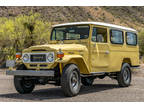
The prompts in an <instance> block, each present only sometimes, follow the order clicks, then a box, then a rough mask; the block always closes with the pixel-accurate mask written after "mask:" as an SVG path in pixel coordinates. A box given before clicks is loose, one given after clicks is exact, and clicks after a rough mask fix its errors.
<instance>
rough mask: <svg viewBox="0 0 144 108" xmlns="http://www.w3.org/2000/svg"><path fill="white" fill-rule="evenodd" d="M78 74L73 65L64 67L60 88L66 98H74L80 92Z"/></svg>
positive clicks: (76, 68)
mask: <svg viewBox="0 0 144 108" xmlns="http://www.w3.org/2000/svg"><path fill="white" fill-rule="evenodd" d="M80 82H81V80H80V72H79V69H78V67H77V66H76V65H75V64H68V65H66V66H65V67H64V69H63V73H62V77H61V87H62V90H63V92H64V94H65V95H66V96H70V97H72V96H76V95H77V94H78V93H79V91H80V87H81V85H80Z"/></svg>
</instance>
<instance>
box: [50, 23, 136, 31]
mask: <svg viewBox="0 0 144 108" xmlns="http://www.w3.org/2000/svg"><path fill="white" fill-rule="evenodd" d="M81 24H93V25H99V26H106V27H110V28H117V29H120V30H127V31H132V32H137V31H136V30H135V29H132V28H128V27H124V26H119V25H115V24H108V23H102V22H72V23H63V24H57V25H54V26H53V27H60V26H67V25H81Z"/></svg>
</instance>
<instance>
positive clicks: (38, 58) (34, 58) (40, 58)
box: [30, 54, 46, 62]
mask: <svg viewBox="0 0 144 108" xmlns="http://www.w3.org/2000/svg"><path fill="white" fill-rule="evenodd" d="M30 60H31V62H46V54H32V55H30Z"/></svg>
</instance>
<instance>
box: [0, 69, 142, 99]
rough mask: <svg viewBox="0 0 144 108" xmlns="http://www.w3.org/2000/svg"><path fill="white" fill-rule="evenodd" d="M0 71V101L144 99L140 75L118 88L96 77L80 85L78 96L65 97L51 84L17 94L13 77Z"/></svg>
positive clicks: (113, 82)
mask: <svg viewBox="0 0 144 108" xmlns="http://www.w3.org/2000/svg"><path fill="white" fill-rule="evenodd" d="M0 71H1V72H0V101H58V102H62V101H69V102H71V101H74V102H80V101H84V102H86V101H94V102H97V101H98V102H103V101H106V102H107V101H111V102H114V101H120V102H121V101H125V102H127V101H128V102H129V101H144V77H142V76H141V75H133V79H132V84H131V86H130V87H127V88H120V87H119V86H118V85H117V81H115V80H111V79H110V78H108V77H106V78H105V79H103V80H100V79H96V80H95V82H94V85H93V86H91V87H84V86H82V88H81V91H80V94H79V95H78V96H76V97H65V96H64V95H63V93H62V91H61V88H60V87H55V86H53V85H45V86H36V88H35V90H34V91H33V93H31V94H23V95H22V94H18V93H17V92H16V90H15V88H14V86H13V77H12V76H6V75H5V73H4V70H0ZM142 72H143V71H142Z"/></svg>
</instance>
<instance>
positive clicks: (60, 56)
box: [57, 49, 64, 59]
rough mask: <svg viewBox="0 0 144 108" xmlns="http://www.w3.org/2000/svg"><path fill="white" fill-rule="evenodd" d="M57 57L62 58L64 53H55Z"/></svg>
mask: <svg viewBox="0 0 144 108" xmlns="http://www.w3.org/2000/svg"><path fill="white" fill-rule="evenodd" d="M57 57H58V58H60V59H62V58H63V57H64V53H63V52H62V51H61V49H59V52H58V53H57Z"/></svg>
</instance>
